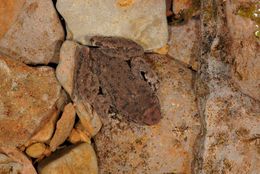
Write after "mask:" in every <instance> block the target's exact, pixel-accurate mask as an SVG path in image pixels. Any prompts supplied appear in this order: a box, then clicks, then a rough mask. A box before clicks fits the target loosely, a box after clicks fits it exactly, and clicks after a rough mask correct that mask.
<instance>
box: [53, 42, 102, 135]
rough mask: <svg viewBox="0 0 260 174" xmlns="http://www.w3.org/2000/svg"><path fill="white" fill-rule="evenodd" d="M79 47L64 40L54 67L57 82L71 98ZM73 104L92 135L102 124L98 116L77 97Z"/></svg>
mask: <svg viewBox="0 0 260 174" xmlns="http://www.w3.org/2000/svg"><path fill="white" fill-rule="evenodd" d="M79 48H80V45H79V44H77V43H75V42H72V41H65V42H64V43H63V45H62V47H61V53H60V62H59V65H58V67H57V69H56V76H57V78H58V80H59V82H60V83H61V85H62V86H63V88H64V89H65V90H66V91H67V92H68V94H69V95H70V97H71V98H73V97H72V89H73V86H74V71H75V60H76V56H77V54H78V52H77V50H79ZM74 104H75V105H76V112H77V114H78V116H79V118H80V121H81V122H82V124H83V126H84V127H85V128H86V130H88V132H89V134H90V135H91V136H94V135H95V134H96V133H97V132H98V131H99V130H100V128H101V125H102V124H101V121H100V119H99V116H98V115H97V114H96V112H94V111H93V110H92V108H91V107H90V106H84V105H83V103H82V102H81V101H78V100H77V99H76V100H74Z"/></svg>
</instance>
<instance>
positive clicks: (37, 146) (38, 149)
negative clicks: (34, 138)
mask: <svg viewBox="0 0 260 174" xmlns="http://www.w3.org/2000/svg"><path fill="white" fill-rule="evenodd" d="M45 150H46V145H45V144H43V143H34V144H32V145H30V146H29V147H27V149H26V154H27V155H29V156H30V157H32V158H39V157H40V156H42V155H43V154H44V152H45Z"/></svg>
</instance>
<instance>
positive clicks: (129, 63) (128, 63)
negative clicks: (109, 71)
mask: <svg viewBox="0 0 260 174" xmlns="http://www.w3.org/2000/svg"><path fill="white" fill-rule="evenodd" d="M126 63H127V65H128V66H129V68H130V69H131V68H132V66H131V60H126Z"/></svg>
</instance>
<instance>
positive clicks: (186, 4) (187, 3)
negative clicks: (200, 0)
mask: <svg viewBox="0 0 260 174" xmlns="http://www.w3.org/2000/svg"><path fill="white" fill-rule="evenodd" d="M192 1H194V0H173V3H172V10H173V12H174V13H175V14H178V13H180V12H181V11H182V10H185V9H189V8H191V7H192Z"/></svg>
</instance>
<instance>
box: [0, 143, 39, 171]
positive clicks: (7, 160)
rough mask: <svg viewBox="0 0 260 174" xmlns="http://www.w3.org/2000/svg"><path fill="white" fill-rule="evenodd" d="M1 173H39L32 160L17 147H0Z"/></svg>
mask: <svg viewBox="0 0 260 174" xmlns="http://www.w3.org/2000/svg"><path fill="white" fill-rule="evenodd" d="M0 173H1V174H18V173H20V174H37V172H36V170H35V169H34V167H33V165H32V163H31V161H30V160H29V159H28V158H27V157H26V156H25V155H24V154H23V153H22V152H20V151H19V150H17V149H16V148H8V147H0Z"/></svg>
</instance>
